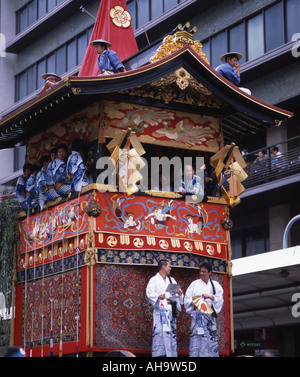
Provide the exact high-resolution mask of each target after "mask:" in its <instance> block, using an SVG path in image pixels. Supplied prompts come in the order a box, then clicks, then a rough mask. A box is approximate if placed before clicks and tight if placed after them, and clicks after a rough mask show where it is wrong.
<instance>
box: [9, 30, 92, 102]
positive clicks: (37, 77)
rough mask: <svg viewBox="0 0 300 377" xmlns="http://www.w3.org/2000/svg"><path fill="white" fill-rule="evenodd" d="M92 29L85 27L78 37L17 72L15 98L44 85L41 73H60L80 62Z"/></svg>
mask: <svg viewBox="0 0 300 377" xmlns="http://www.w3.org/2000/svg"><path fill="white" fill-rule="evenodd" d="M92 29H93V28H92V27H91V28H89V29H87V30H86V31H85V32H84V33H81V34H80V35H79V36H78V37H75V38H73V39H72V40H70V41H69V42H67V43H65V44H64V45H62V46H60V47H59V48H57V49H56V50H55V51H53V52H52V53H51V54H49V55H47V56H46V57H45V58H43V59H41V60H40V61H38V62H37V63H35V64H33V65H32V66H30V67H28V68H27V69H26V70H25V71H23V72H21V73H20V74H18V75H17V76H16V78H15V82H16V95H15V100H16V101H19V100H21V99H22V98H24V97H26V96H28V95H29V94H31V93H33V92H34V91H35V90H37V89H39V88H41V87H42V86H43V85H44V80H43V79H42V78H41V75H42V74H43V73H45V72H52V73H56V74H58V75H62V74H64V73H65V72H67V71H69V70H71V69H72V68H74V67H76V66H77V65H78V64H80V63H82V60H83V58H84V55H85V52H86V48H87V45H88V42H89V40H90V36H91V33H92Z"/></svg>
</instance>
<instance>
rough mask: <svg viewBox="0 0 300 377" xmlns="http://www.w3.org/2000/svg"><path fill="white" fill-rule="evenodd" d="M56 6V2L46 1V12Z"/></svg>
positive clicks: (52, 0)
mask: <svg viewBox="0 0 300 377" xmlns="http://www.w3.org/2000/svg"><path fill="white" fill-rule="evenodd" d="M55 6H56V0H48V9H47V12H50V10H51V9H53V8H54V7H55Z"/></svg>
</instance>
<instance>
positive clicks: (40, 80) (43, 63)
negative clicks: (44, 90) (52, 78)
mask: <svg viewBox="0 0 300 377" xmlns="http://www.w3.org/2000/svg"><path fill="white" fill-rule="evenodd" d="M45 72H46V61H45V60H42V61H41V62H39V63H38V64H37V88H41V87H43V86H44V84H45V80H44V79H43V78H42V74H43V73H45Z"/></svg>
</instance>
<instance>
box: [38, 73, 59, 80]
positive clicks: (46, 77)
mask: <svg viewBox="0 0 300 377" xmlns="http://www.w3.org/2000/svg"><path fill="white" fill-rule="evenodd" d="M50 76H52V77H55V78H56V79H57V80H58V81H60V80H62V78H61V77H60V76H58V75H57V74H56V73H43V74H42V78H43V79H44V80H47V79H48V78H49V77H50Z"/></svg>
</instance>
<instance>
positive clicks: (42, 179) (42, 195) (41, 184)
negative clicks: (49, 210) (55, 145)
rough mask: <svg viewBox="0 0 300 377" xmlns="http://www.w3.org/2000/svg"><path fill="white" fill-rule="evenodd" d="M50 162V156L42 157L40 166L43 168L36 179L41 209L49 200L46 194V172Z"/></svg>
mask: <svg viewBox="0 0 300 377" xmlns="http://www.w3.org/2000/svg"><path fill="white" fill-rule="evenodd" d="M49 162H50V156H48V155H45V156H42V157H41V158H40V168H41V170H40V171H39V172H38V173H37V176H36V179H35V190H36V194H37V200H38V204H39V207H40V210H42V209H43V207H44V204H45V202H46V201H47V195H46V191H45V189H46V174H47V167H48V165H49Z"/></svg>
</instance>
